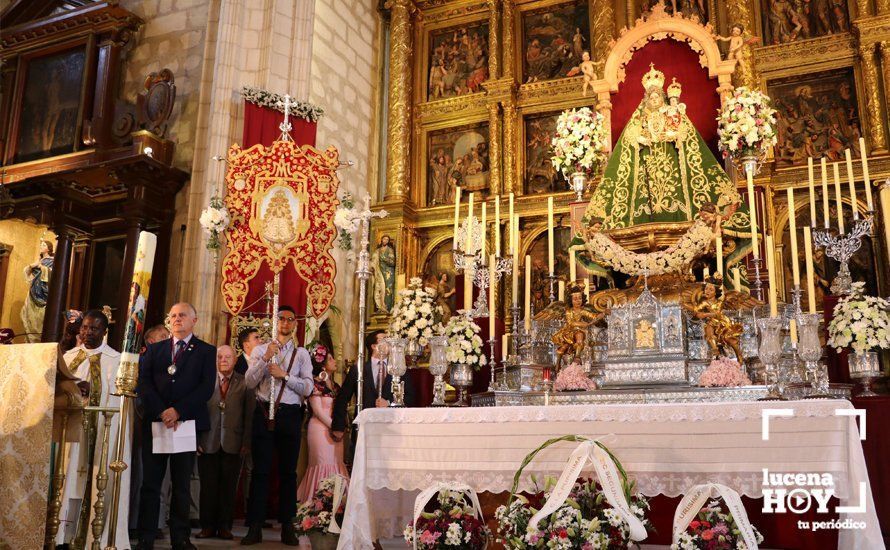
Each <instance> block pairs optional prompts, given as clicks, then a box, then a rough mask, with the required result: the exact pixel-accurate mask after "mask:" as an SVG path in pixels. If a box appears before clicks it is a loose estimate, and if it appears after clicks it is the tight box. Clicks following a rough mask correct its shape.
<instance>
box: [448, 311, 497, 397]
mask: <svg viewBox="0 0 890 550" xmlns="http://www.w3.org/2000/svg"><path fill="white" fill-rule="evenodd" d="M481 332H482V329H480V328H479V325H477V324H476V323H475V322H474V321H473V318H472V317H470V313H469V312H467V311H462V312H461V314H460V315H454V316H453V317H451V319H449V320H448V324H447V325H445V337H446V338H448V348H447V350H446V352H445V359H446V360H447V361H448V362H449V363H451V385H452V386H454V387H456V388H458V391H459V392H460V393H459V395H458V399H457V403H456V404H455V405H457V406H460V407H462V406H466V404H467V403H466V402H465V398H466V396H465V393H466V389H467V388H469V387H470V386H472V385H473V373H474V372H475V371H478V370H479V369H480V368H482V366H484V365H485V364H486V363H487V362H488V361H487V359H486V358H485V354H484V353H483V351H482V336H480V333H481Z"/></svg>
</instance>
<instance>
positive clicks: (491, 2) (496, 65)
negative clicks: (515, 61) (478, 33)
mask: <svg viewBox="0 0 890 550" xmlns="http://www.w3.org/2000/svg"><path fill="white" fill-rule="evenodd" d="M498 4H500V0H488V78H489V79H491V80H497V79H498V78H500V76H501V52H500V49H501V47H500V40H501V32H500V25H499V21H500V20H499V18H498V15H499V14H498ZM504 62H506V59H505V60H504Z"/></svg>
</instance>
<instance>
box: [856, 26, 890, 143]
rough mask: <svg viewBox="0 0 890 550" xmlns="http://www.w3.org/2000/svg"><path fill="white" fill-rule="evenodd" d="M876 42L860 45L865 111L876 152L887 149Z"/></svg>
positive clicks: (870, 137)
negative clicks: (876, 58) (876, 59)
mask: <svg viewBox="0 0 890 550" xmlns="http://www.w3.org/2000/svg"><path fill="white" fill-rule="evenodd" d="M875 46H876V44H875V43H872V44H863V45H860V46H859V59H860V63H861V68H862V81H863V86H864V88H865V112H866V116H867V118H868V137H869V141H870V142H871V149H872V151H873V152H875V153H884V152H886V151H887V138H886V136H885V130H886V126H885V121H884V116H885V115H884V114H883V113H885V112H886V111H885V110H884V107H883V104H882V103H881V92H880V90H879V79H880V76H879V75H878V66H877V63H876V62H875Z"/></svg>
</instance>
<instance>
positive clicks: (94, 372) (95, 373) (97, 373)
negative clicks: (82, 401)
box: [90, 353, 102, 407]
mask: <svg viewBox="0 0 890 550" xmlns="http://www.w3.org/2000/svg"><path fill="white" fill-rule="evenodd" d="M101 355H102V354H101V353H97V354H96V355H91V356H90V406H92V407H96V406H98V405H99V404H100V401H101V400H102V363H101V362H100V357H101Z"/></svg>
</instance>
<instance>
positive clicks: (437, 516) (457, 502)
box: [402, 490, 491, 550]
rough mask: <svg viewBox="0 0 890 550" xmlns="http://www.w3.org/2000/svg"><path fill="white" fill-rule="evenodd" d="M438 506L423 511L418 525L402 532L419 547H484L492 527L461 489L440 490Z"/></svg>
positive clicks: (428, 549) (422, 549) (444, 549)
mask: <svg viewBox="0 0 890 550" xmlns="http://www.w3.org/2000/svg"><path fill="white" fill-rule="evenodd" d="M438 501H439V506H438V507H437V508H436V509H435V510H434V511H433V512H423V513H422V514H421V516H420V518H418V520H417V524H416V525H411V524H408V526H407V527H406V528H405V531H404V532H403V533H402V535H403V536H404V537H405V541H406V542H407V543H408V545H409V546H412V545H414V544H415V540H414V539H415V537H416V538H417V541H416V548H418V550H447V549H449V548H455V549H462V548H485V546H486V544H487V543H488V540H489V539H490V538H491V530H489V528H488V527H486V525H485V523H484V522H483V521H482V520H480V519H479V518H478V517H477V516H476V514H475V512H474V510H473V507H472V506H470V505H469V504H468V503H467V501H466V497H465V496H464V495H463V494H462V493H460V492H458V491H445V490H443V491H439V495H438Z"/></svg>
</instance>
